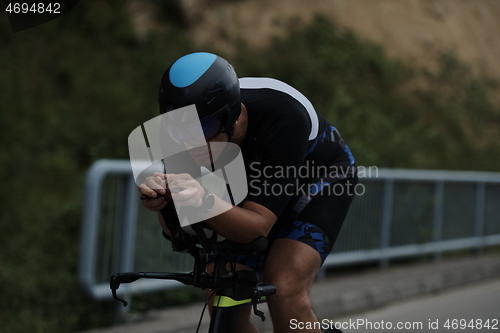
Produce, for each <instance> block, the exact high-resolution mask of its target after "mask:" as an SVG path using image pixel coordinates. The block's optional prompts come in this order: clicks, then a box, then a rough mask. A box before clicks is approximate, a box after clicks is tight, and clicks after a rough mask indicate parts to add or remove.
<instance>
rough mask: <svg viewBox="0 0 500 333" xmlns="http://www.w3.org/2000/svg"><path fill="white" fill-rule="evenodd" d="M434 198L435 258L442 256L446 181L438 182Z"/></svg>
mask: <svg viewBox="0 0 500 333" xmlns="http://www.w3.org/2000/svg"><path fill="white" fill-rule="evenodd" d="M434 195H435V199H434V218H433V241H434V254H433V256H434V260H439V258H441V252H442V249H441V240H442V238H443V205H444V181H438V182H436V192H435V194H434Z"/></svg>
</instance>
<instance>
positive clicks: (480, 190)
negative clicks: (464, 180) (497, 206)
mask: <svg viewBox="0 0 500 333" xmlns="http://www.w3.org/2000/svg"><path fill="white" fill-rule="evenodd" d="M484 196H485V184H484V182H480V183H477V187H476V212H475V217H474V236H476V238H477V245H476V248H475V252H476V255H477V254H481V252H483V247H484V244H483V236H484V206H485V204H484Z"/></svg>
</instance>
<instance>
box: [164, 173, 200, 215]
mask: <svg viewBox="0 0 500 333" xmlns="http://www.w3.org/2000/svg"><path fill="white" fill-rule="evenodd" d="M167 181H168V188H169V189H170V193H171V195H172V199H173V200H174V202H175V205H176V206H192V207H196V208H198V207H200V206H201V205H202V203H203V196H204V195H205V189H204V188H203V186H201V185H200V183H198V182H197V181H196V180H195V179H194V178H193V177H191V175H189V174H187V173H181V174H168V175H167Z"/></svg>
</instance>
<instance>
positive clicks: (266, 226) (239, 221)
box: [206, 196, 273, 243]
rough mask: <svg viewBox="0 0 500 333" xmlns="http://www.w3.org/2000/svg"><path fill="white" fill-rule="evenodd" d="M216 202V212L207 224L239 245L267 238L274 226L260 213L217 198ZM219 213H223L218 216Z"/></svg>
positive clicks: (212, 213)
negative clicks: (259, 238) (262, 237)
mask: <svg viewBox="0 0 500 333" xmlns="http://www.w3.org/2000/svg"><path fill="white" fill-rule="evenodd" d="M215 200H216V201H215V205H214V209H213V211H215V212H211V214H210V216H212V217H210V218H208V219H207V220H206V222H207V224H208V225H209V226H210V228H212V229H213V230H214V231H215V232H216V233H217V234H219V235H221V236H223V237H225V238H227V239H230V240H232V241H235V242H238V243H249V242H251V241H253V240H254V239H256V238H258V237H260V236H267V234H268V233H269V231H270V230H271V228H272V226H273V223H270V222H269V221H267V220H266V219H265V218H264V217H263V216H262V215H260V214H259V213H258V212H255V211H253V210H250V209H246V208H241V207H237V206H231V205H230V204H229V203H227V202H225V201H224V200H222V199H221V198H219V197H217V196H216V197H215ZM218 211H219V212H221V211H222V213H219V214H217V213H218ZM214 213H215V214H214ZM207 215H208V214H207Z"/></svg>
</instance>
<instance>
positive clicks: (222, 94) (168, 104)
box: [159, 52, 241, 142]
mask: <svg viewBox="0 0 500 333" xmlns="http://www.w3.org/2000/svg"><path fill="white" fill-rule="evenodd" d="M159 103H160V113H161V114H164V113H168V112H170V111H173V110H176V109H179V108H182V107H185V106H188V105H192V104H195V105H196V110H197V113H198V117H199V119H200V123H201V127H202V129H203V133H204V136H205V139H206V141H209V140H211V139H213V138H214V137H216V136H217V135H219V134H220V133H221V132H226V133H227V134H228V140H231V137H232V134H233V127H232V125H233V124H234V122H235V121H236V120H237V119H238V117H239V116H240V112H241V98H240V84H239V81H238V76H237V75H236V72H235V71H234V68H233V66H231V65H230V64H229V63H228V62H227V61H226V60H225V59H223V58H222V57H219V56H217V55H215V54H211V53H205V52H197V53H191V54H188V55H185V56H183V57H181V58H179V59H178V60H177V61H175V62H174V63H173V64H172V65H171V66H170V67H169V68H168V69H167V70H166V71H165V73H164V74H163V77H162V79H161V83H160V94H159ZM169 115H171V117H170V118H168V117H167V118H166V119H167V121H168V122H169V123H170V124H171V125H172V129H173V133H171V136H172V137H173V138H174V139H175V140H176V141H178V142H180V141H184V138H183V133H185V132H183V131H180V130H178V129H179V128H186V127H189V125H190V124H189V121H186V120H185V119H183V117H179V116H178V114H177V113H173V112H172V113H170V114H169ZM172 134H173V135H172Z"/></svg>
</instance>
